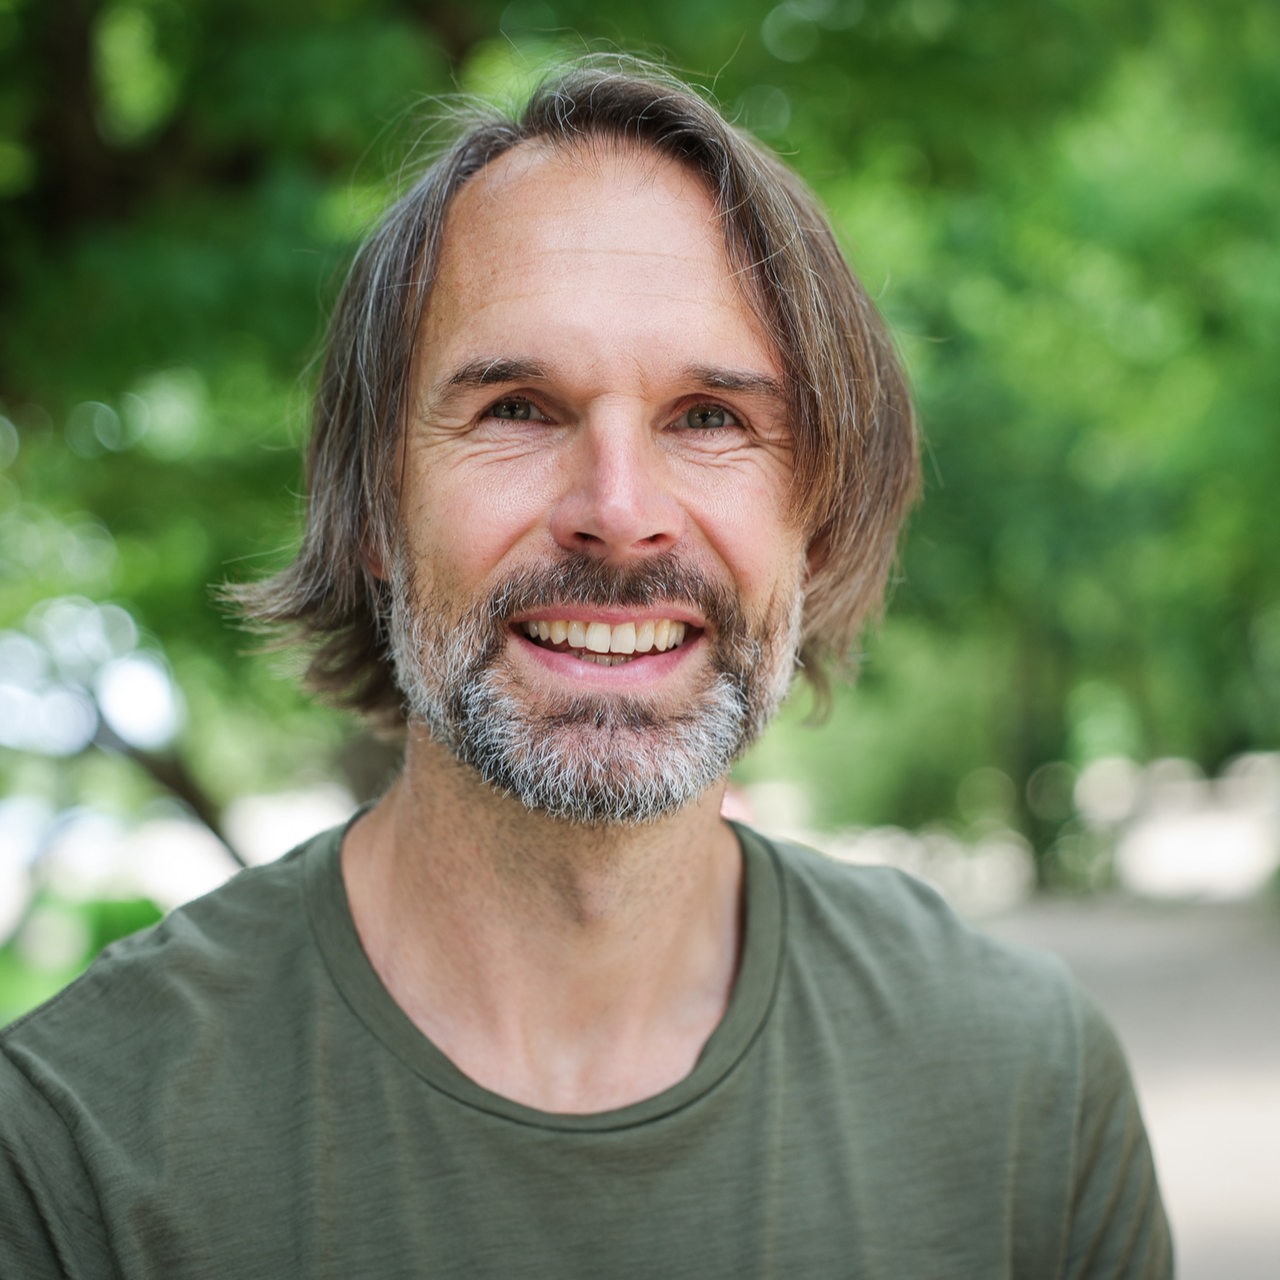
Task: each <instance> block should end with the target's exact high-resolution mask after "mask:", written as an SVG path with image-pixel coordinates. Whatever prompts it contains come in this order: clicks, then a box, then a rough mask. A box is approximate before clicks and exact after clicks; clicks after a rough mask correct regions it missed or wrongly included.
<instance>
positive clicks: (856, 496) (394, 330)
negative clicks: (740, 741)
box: [227, 59, 919, 722]
mask: <svg viewBox="0 0 1280 1280" xmlns="http://www.w3.org/2000/svg"><path fill="white" fill-rule="evenodd" d="M532 141H540V142H543V143H546V144H549V145H552V146H556V147H565V148H574V147H579V146H582V145H584V144H595V143H611V142H617V143H625V144H627V145H629V146H639V147H642V148H650V149H652V150H653V151H654V152H656V153H658V154H660V155H662V156H665V157H669V158H670V159H673V160H675V161H677V162H678V163H680V164H682V165H684V166H686V167H687V168H688V169H690V170H691V171H692V172H694V173H696V174H698V175H699V176H700V177H701V178H702V180H703V181H704V182H705V184H706V186H707V189H708V190H709V191H710V193H711V195H712V196H713V198H714V201H715V205H716V208H717V210H718V213H719V217H720V220H721V223H722V225H723V229H724V238H725V246H726V249H727V252H728V256H729V260H730V263H731V265H732V266H733V267H734V268H735V269H736V270H737V271H738V272H739V273H740V275H741V278H742V280H743V282H744V287H745V296H746V297H747V300H748V302H749V303H750V305H751V306H752V307H753V308H754V309H755V310H756V312H757V314H758V316H759V318H760V320H761V323H762V324H763V326H764V329H765V332H766V333H767V334H769V335H770V336H771V338H772V340H773V342H774V344H775V347H776V349H777V352H778V355H779V358H780V361H781V364H782V370H783V374H784V379H785V387H786V394H787V397H788V401H789V405H788V408H789V413H790V423H791V429H792V434H793V449H794V452H793V472H794V473H793V480H792V492H791V501H792V507H793V515H794V517H795V518H796V520H797V521H798V522H799V523H800V526H801V527H802V528H803V529H804V530H806V532H807V535H808V537H809V539H810V546H811V547H813V548H814V549H815V550H816V552H817V555H816V557H815V563H816V564H817V568H816V570H815V571H814V572H813V573H812V574H811V576H810V578H809V581H808V584H807V589H806V596H805V611H804V629H803V639H802V645H801V652H800V659H801V663H802V666H803V670H804V674H805V675H806V676H807V678H808V679H809V681H810V683H811V684H812V685H813V687H814V688H815V690H816V693H817V695H818V698H819V703H820V704H821V703H823V702H824V701H825V700H826V697H827V695H828V694H829V687H830V686H829V679H830V672H831V669H832V667H833V666H838V665H840V664H841V663H842V662H843V661H845V660H846V658H847V657H848V654H849V651H850V649H851V647H852V645H853V643H854V640H855V638H856V636H857V634H858V632H859V630H860V629H861V627H862V626H863V624H864V623H865V622H866V620H867V619H868V617H869V616H870V615H872V614H874V613H875V612H877V611H878V609H879V607H880V604H881V601H882V598H883V594H884V587H885V582H886V578H887V576H888V572H889V569H890V565H891V564H892V561H893V551H894V544H895V540H896V537H897V532H898V528H899V526H900V524H901V522H902V518H903V516H904V514H905V512H906V510H907V508H908V507H909V505H910V503H911V501H912V499H913V496H914V494H915V491H916V487H917V483H918V471H919V462H918V456H917V445H916V432H915V423H914V417H913V412H912V406H911V399H910V395H909V391H908V388H907V384H906V379H905V377H904V374H903V371H902V368H901V366H900V364H899V361H898V358H897V355H896V353H895V351H894V348H893V344H892V341H891V340H890V338H889V335H888V332H887V330H886V328H885V326H884V323H883V321H882V320H881V318H880V316H879V315H878V313H877V311H876V309H875V306H874V305H873V303H872V302H871V300H870V298H869V297H868V296H867V293H866V291H865V290H864V289H863V287H862V285H861V284H860V283H859V282H858V280H857V278H856V277H855V276H854V275H853V273H852V271H851V270H850V269H849V267H848V265H847V264H846V262H845V261H844V258H843V256H842V255H841V253H840V250H839V248H838V246H837V244H836V241H835V238H834V236H833V234H832V231H831V228H830V226H829V224H828V222H827V219H826V217H825V215H824V213H823V211H822V209H821V208H820V206H819V204H818V201H817V199H816V198H815V196H814V195H813V193H812V192H810V191H809V189H808V188H807V187H806V186H805V185H804V183H803V182H801V180H800V179H799V178H798V177H797V176H796V175H795V174H794V173H792V172H791V171H790V170H789V169H787V168H786V167H785V166H784V165H783V164H781V163H780V162H779V161H778V160H777V159H776V158H775V157H774V156H773V155H772V154H771V153H769V152H768V151H767V150H766V149H765V148H764V147H762V146H761V145H760V144H759V143H758V142H756V141H755V140H754V139H752V138H751V137H749V136H748V135H747V134H745V133H744V132H742V131H741V130H739V129H737V128H736V127H734V126H733V125H731V124H729V123H728V122H727V121H726V120H725V119H724V118H723V116H721V114H720V113H719V112H718V111H717V110H716V109H715V108H714V107H713V106H711V105H710V104H709V103H708V102H706V101H704V100H703V98H702V97H700V96H699V95H698V94H697V93H696V92H694V91H693V90H692V89H690V88H689V87H688V86H687V85H685V84H683V83H682V82H680V81H679V80H677V79H675V78H674V77H672V76H670V75H668V74H667V73H665V72H664V71H661V70H658V69H655V68H653V67H650V66H648V65H645V64H638V63H635V62H632V61H631V60H628V59H613V60H611V61H610V62H609V63H607V64H602V63H600V62H598V61H594V60H589V61H586V62H582V63H577V64H574V65H571V66H569V67H568V68H564V69H561V70H559V71H558V72H556V73H555V74H553V75H552V76H550V77H549V78H548V79H546V80H544V81H543V82H542V83H541V84H540V85H539V86H538V87H537V88H536V89H535V90H534V92H533V94H532V96H531V97H530V98H529V100H528V102H527V104H526V105H525V107H524V109H523V110H522V111H520V112H518V113H517V114H515V115H513V116H503V115H500V114H498V113H497V112H496V111H491V112H485V113H475V112H472V113H471V114H470V115H469V116H467V117H465V118H464V120H463V121H462V123H461V127H460V129H459V132H458V134H457V137H456V141H454V142H453V143H452V145H451V146H449V147H448V148H447V149H446V150H445V151H444V152H443V153H442V154H440V155H439V156H438V158H437V159H436V160H435V161H434V163H432V164H431V165H430V167H429V168H428V169H427V170H426V172H425V173H423V174H422V176H421V177H420V178H419V179H418V180H417V182H416V183H415V184H414V185H413V186H412V188H411V189H410V190H409V191H408V192H407V193H406V194H405V195H404V196H403V197H402V198H401V199H400V200H399V201H398V202H397V203H396V204H395V205H393V206H392V207H391V208H390V209H389V210H388V211H387V213H386V214H385V215H384V216H383V218H382V220H381V221H380V222H379V224H378V225H377V227H376V229H375V230H374V231H373V233H372V235H371V236H370V237H369V239H368V240H367V242H366V243H365V244H364V246H363V247H362V248H361V249H360V250H359V252H358V254H357V255H356V258H355V261H354V263H353V264H352V267H351V270H350V273H349V274H348V276H347V279H346V283H345V285H344V287H343V289H342V292H341V295H340V297H339V300H338V303H337V306H336V308H335V310H334V314H333V317H332V320H331V323H330V328H329V334H328V339H327V344H326V348H325V356H324V361H323V365H322V372H321V376H320V383H319V388H318V390H317V393H316V397H315V406H314V416H313V422H312V433H311V439H310V445H309V450H308V455H307V471H308V508H307V519H306V529H305V532H304V535H303V539H302V544H301V547H300V548H299V551H298V554H297V556H296V558H295V559H294V561H293V563H292V564H290V565H289V566H288V567H287V568H285V569H284V570H283V571H281V572H280V573H277V574H276V575H274V576H273V577H270V578H268V579H266V580H264V581H262V582H258V583H253V584H247V585H239V586H233V587H231V588H229V589H228V592H227V594H228V596H229V597H230V599H231V600H232V601H233V602H234V603H235V604H237V605H238V606H239V608H240V609H241V610H242V611H243V612H244V614H245V615H246V616H247V617H248V618H249V619H250V620H251V621H252V622H254V623H255V624H257V625H259V626H261V627H264V628H266V629H268V630H269V631H271V632H273V633H277V634H281V633H282V635H283V638H282V640H281V643H286V642H288V641H290V640H301V641H303V642H304V643H306V644H308V645H309V646H310V649H311V656H310V662H309V665H308V667H307V672H306V679H307V683H308V684H309V685H310V686H311V687H312V688H313V689H315V690H317V691H318V692H321V693H323V694H325V695H327V696H328V697H330V698H331V699H332V700H334V701H336V702H338V703H340V704H342V705H345V706H347V707H349V708H352V709H354V710H357V711H360V712H363V713H365V714H367V715H369V716H371V717H374V718H377V719H379V720H383V721H384V722H385V721H387V720H390V721H393V722H394V721H397V720H402V719H403V714H404V713H403V709H402V699H401V695H400V692H399V690H398V689H397V687H396V684H395V679H394V674H393V670H392V665H391V661H390V658H389V655H388V652H387V645H386V635H385V628H384V619H385V616H386V608H387V605H386V592H387V586H386V584H385V583H384V582H383V581H382V580H381V579H380V578H378V577H377V576H376V575H375V574H373V573H372V572H371V571H370V568H369V562H370V559H371V553H372V558H373V559H375V560H378V559H380V560H381V561H382V562H384V563H386V562H387V561H388V560H389V555H388V552H389V550H390V548H391V547H392V546H393V545H394V542H395V528H396V521H397V515H398V496H399V495H398V493H397V488H396V481H395V477H396V474H397V467H396V457H397V452H398V449H399V446H400V442H401V440H402V437H403V431H404V424H405V419H406V415H407V413H408V412H409V408H410V405H409V401H410V396H411V394H412V388H411V379H412V370H413V359H414V353H415V346H416V344H417V342H418V340H419V339H418V335H419V330H420V327H421V322H422V318H423V315H424V312H425V310H426V307H427V305H428V303H429V301H430V298H431V287H432V282H433V280H434V278H435V273H436V269H437V264H438V262H439V257H440V246H441V238H442V235H443V230H444V225H445V217H446V214H447V213H448V210H449V207H450V203H451V202H452V200H453V198H454V196H455V195H456V194H457V193H458V191H459V189H460V188H461V187H462V186H463V184H464V183H466V182H467V180H468V179H469V178H471V177H472V176H474V175H475V174H476V173H478V172H479V171H480V170H482V169H483V168H484V167H485V166H486V165H487V164H489V163H490V162H491V161H493V160H494V159H496V158H497V157H498V156H500V155H502V154H503V153H504V152H506V151H509V150H511V149H512V148H513V147H517V146H519V145H521V144H522V143H526V142H532Z"/></svg>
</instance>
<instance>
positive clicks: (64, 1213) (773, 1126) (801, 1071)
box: [0, 829, 1172, 1280]
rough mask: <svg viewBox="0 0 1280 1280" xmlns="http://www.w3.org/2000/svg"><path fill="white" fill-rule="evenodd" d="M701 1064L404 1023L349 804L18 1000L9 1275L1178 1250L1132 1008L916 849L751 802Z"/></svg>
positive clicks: (823, 1263)
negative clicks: (581, 1088)
mask: <svg viewBox="0 0 1280 1280" xmlns="http://www.w3.org/2000/svg"><path fill="white" fill-rule="evenodd" d="M739 835H740V839H741V842H742V846H743V853H744V858H745V868H746V886H747V889H746V894H747V914H746V932H745V940H744V948H743V960H742V966H741V970H740V973H739V976H738V979H737V982H736V984H735V987H734V991H733V994H732V997H731V1000H730V1005H729V1008H728V1010H727V1012H726V1015H725V1017H724V1019H723V1020H722V1022H721V1024H720V1025H719V1027H718V1028H717V1029H716V1031H715V1033H714V1034H713V1035H712V1037H711V1039H710V1040H709V1041H708V1043H707V1045H706V1047H705V1049H704V1050H703V1052H702V1055H701V1057H700V1058H699V1060H698V1062H697V1064H696V1066H695V1067H694V1069H693V1071H692V1072H691V1073H690V1074H689V1075H688V1076H687V1077H686V1078H685V1079H684V1080H681V1081H680V1082H679V1083H677V1084H676V1085H674V1086H673V1087H672V1088H670V1089H667V1090H665V1091H664V1092H662V1093H660V1094H658V1095H657V1096H655V1097H653V1098H649V1099H647V1100H645V1101H642V1102H639V1103H637V1104H635V1105H632V1106H628V1107H624V1108H622V1109H620V1110H616V1111H610V1112H605V1113H600V1114H594V1115H573V1116H566V1115H554V1114H548V1113H544V1112H540V1111H536V1110H533V1109H530V1108H528V1107H525V1106H521V1105H519V1104H517V1103H514V1102H511V1101H509V1100H506V1099H504V1098H501V1097H498V1096H497V1095H495V1094H493V1093H491V1092H489V1091H487V1090H486V1089H484V1088H482V1087H480V1086H479V1085H477V1084H475V1083H474V1082H473V1081H471V1080H469V1079H468V1078H467V1077H466V1076H464V1075H463V1074H462V1073H461V1072H459V1071H458V1070H457V1069H456V1068H455V1067H454V1066H453V1065H452V1064H451V1063H450V1062H449V1061H448V1060H447V1059H446V1058H445V1057H444V1055H443V1054H441V1053H440V1052H439V1051H438V1050H436V1049H435V1047H434V1046H433V1045H432V1044H431V1043H430V1042H429V1041H428V1040H426V1039H425V1038H424V1037H423V1036H422V1035H421V1033H420V1032H419V1031H418V1030H417V1029H416V1028H415V1027H414V1026H413V1025H412V1024H411V1023H410V1022H409V1020H408V1019H407V1018H406V1017H405V1015H404V1014H403V1013H402V1012H401V1010H400V1009H399V1007H398V1006H397V1005H396V1004H395V1003H394V1001H393V1000H392V999H391V997H390V995H389V994H388V993H387V991H386V990H385V988H384V987H383V986H382V984H381V983H380V981H379V980H378V978H377V976H376V974H375V973H374V971H373V969H372V967H371V966H370V965H369V963H368V961H367V959H366V957H365V955H364V953H363V951H362V949H361V946H360V942H359V938H358V935H357V933H356V930H355V926H354V924H353V922H352V919H351V915H350V911H349V909H348V905H347V900H346V895H345V892H344V889H343V884H342V878H341V871H340V864H339V849H340V842H341V832H340V831H332V832H328V833H326V834H325V835H322V836H319V837H317V838H316V839H314V840H312V841H310V842H308V843H307V844H306V845H303V846H302V847H300V848H299V849H297V850H295V851H294V852H293V853H292V854H290V855H288V856H287V857H286V858H284V859H282V860H281V861H279V862H277V863H275V864H272V865H270V866H267V867H263V868H258V869H255V870H252V871H247V872H244V873H242V874H241V875H239V876H238V877H236V878H235V879H234V880H233V881H231V882H230V883H229V884H228V885H226V886H224V887H223V888H222V889H220V890H218V891H217V892H215V893H213V894H211V895H209V896H208V897H206V898H203V899H201V900H199V901H197V902H195V903H192V904H190V905H188V906H187V907H184V908H182V909H180V910H178V911H175V912H173V913H172V914H171V915H170V916H168V917H167V918H166V919H165V920H164V921H162V922H161V923H160V924H158V925H156V926H155V927H154V928H152V929H150V930H147V931H146V932H144V933H141V934H138V935H136V936H134V937H132V938H129V939H126V940H124V941H122V942H120V943H117V944H115V945H113V946H112V947H110V948H108V949H107V950H106V951H105V952H104V953H103V955H102V956H101V957H100V958H99V959H98V960H97V961H96V962H95V963H94V964H93V965H92V966H91V967H90V969H89V970H88V971H87V972H86V973H85V975H84V976H83V977H81V978H80V979H79V980H78V981H77V982H75V983H74V984H72V986H70V987H69V988H68V989H67V990H66V991H64V992H63V993H62V994H61V995H59V996H57V997H55V998H54V999H53V1000H52V1001H50V1002H49V1003H47V1004H46V1005H44V1006H42V1007H41V1008H40V1009H38V1010H36V1011H34V1012H33V1013H31V1014H29V1015H28V1016H26V1017H25V1018H23V1019H20V1020H19V1021H18V1022H16V1023H14V1024H13V1025H12V1026H10V1027H9V1028H7V1029H6V1030H5V1031H4V1032H3V1033H0V1276H5V1277H9V1276H13V1277H15V1278H16V1277H22V1278H23V1280H38V1278H40V1277H46V1276H48V1277H54V1276H57V1277H63V1276H66V1277H72V1278H74V1280H89V1278H93V1280H98V1278H99V1277H102V1278H105V1277H131V1278H132V1277H164V1278H165V1280H185V1278H187V1277H214V1276H216V1277H235V1278H238V1277H264V1278H268V1277H269V1278H270V1280H281V1278H282V1277H290V1276H299V1277H342V1278H343V1280H353V1278H356V1277H366V1276H367V1277H378V1278H379V1280H395V1278H397V1277H433V1276H466V1277H511V1276H554V1277H557V1278H564V1277H579V1276H581V1277H611V1278H613V1280H627V1278H629V1277H655V1278H656V1277H663V1278H664V1280H665V1278H669V1277H671V1276H700V1277H734V1278H735V1280H737V1278H741V1277H769V1276H776V1277H788V1278H794V1277H805V1278H806V1280H812V1278H817V1280H821V1278H823V1277H845V1278H852V1280H998V1278H999V1277H1019V1278H1022V1280H1050V1278H1051V1277H1072V1278H1076V1277H1081V1278H1083V1277H1088V1278H1090V1280H1093V1278H1095V1277H1126V1278H1132V1280H1138V1278H1139V1277H1141V1278H1142V1280H1165V1278H1167V1277H1169V1276H1170V1275H1172V1261H1171V1246H1170V1242H1169V1234H1168V1228H1167V1224H1166V1222H1165V1218H1164V1214H1163V1210H1162V1208H1161V1204H1160V1198H1159V1192H1158V1190H1157V1187H1156V1182H1155V1176H1154V1172H1153V1169H1152V1163H1151V1157H1150V1153H1149V1150H1148V1145H1147V1140H1146V1135H1145V1133H1144V1131H1143V1127H1142V1121H1141V1118H1140V1115H1139V1111H1138V1107H1137V1103H1136V1101H1135V1098H1134V1094H1133V1090H1132V1086H1131V1084H1130V1080H1129V1076H1128V1072H1127V1070H1126V1067H1125V1064H1124V1060H1123V1057H1122V1055H1121V1052H1120V1050H1119V1048H1118V1046H1117V1044H1116V1041H1115V1038H1114V1036H1113V1035H1112V1033H1111V1031H1110V1029H1109V1028H1108V1026H1107V1025H1106V1023H1105V1022H1104V1020H1103V1019H1102V1017H1101V1016H1100V1015H1099V1013H1098V1012H1097V1010H1096V1009H1095V1008H1094V1006H1093V1005H1092V1004H1091V1003H1090V1002H1089V1001H1088V999H1087V998H1085V997H1084V996H1083V995H1082V993H1081V992H1080V991H1079V990H1078V989H1077V988H1076V987H1075V985H1074V984H1073V983H1072V981H1071V980H1070V978H1069V977H1068V976H1067V974H1066V973H1065V971H1064V969H1063V968H1062V966H1061V965H1060V964H1059V963H1058V962H1056V961H1054V960H1052V959H1050V958H1048V957H1043V956H1039V955H1036V954H1033V953H1024V952H1021V951H1016V950H1014V949H1011V948H1008V947H1005V946H1002V945H998V944H996V943H994V942H992V941H990V940H988V939H985V938H983V937H982V936H981V935H979V934H977V933H975V932H973V931H971V930H970V929H968V928H967V927H965V926H964V925H963V924H961V923H960V922H959V921H957V920H956V918H955V917H954V916H953V915H952V914H951V913H950V912H949V910H948V909H947V908H946V907H945V905H944V904H943V903H942V902H941V901H940V900H939V899H938V897H937V896H936V895H935V894H933V893H932V892H931V891H929V890H928V889H926V888H925V887H923V886H921V885H920V884H918V883H916V882H914V881H912V880H910V879H909V878H907V877H905V876H902V875H899V874H897V873H896V872H893V871H889V870H884V869H874V868H855V867H850V866H846V865H843V864H840V863H837V862H834V861H832V860H829V859H827V858H824V857H823V856H821V855H819V854H815V853H813V852H811V851H808V850H804V849H801V848H798V847H795V846H790V845H774V844H770V843H768V842H766V841H764V840H763V839H762V838H760V837H759V836H757V835H755V834H754V833H752V832H750V831H748V830H746V829H739Z"/></svg>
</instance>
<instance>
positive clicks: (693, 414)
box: [679, 404, 741, 431]
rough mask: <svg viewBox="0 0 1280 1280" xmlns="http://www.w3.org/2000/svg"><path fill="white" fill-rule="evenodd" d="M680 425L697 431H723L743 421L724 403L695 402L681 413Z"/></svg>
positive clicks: (739, 424)
mask: <svg viewBox="0 0 1280 1280" xmlns="http://www.w3.org/2000/svg"><path fill="white" fill-rule="evenodd" d="M679 425H680V426H685V427H691V428H693V430H695V431H721V430H723V429H724V428H725V427H737V426H741V423H739V421H738V419H737V418H735V417H734V416H733V414H732V413H730V412H729V410H728V409H726V408H725V407H724V405H722V404H695V405H690V406H689V408H688V409H686V410H685V411H684V413H682V414H681V415H680V419H679Z"/></svg>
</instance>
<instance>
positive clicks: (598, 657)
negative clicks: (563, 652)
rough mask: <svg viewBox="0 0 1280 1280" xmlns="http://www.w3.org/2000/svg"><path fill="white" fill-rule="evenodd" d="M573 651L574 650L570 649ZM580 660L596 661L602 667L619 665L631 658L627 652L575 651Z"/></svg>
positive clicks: (575, 655)
mask: <svg viewBox="0 0 1280 1280" xmlns="http://www.w3.org/2000/svg"><path fill="white" fill-rule="evenodd" d="M570 652H571V653H573V650H570ZM574 657H575V658H577V659H578V661H579V662H594V663H596V664H598V665H599V666H602V667H618V666H621V665H622V664H623V663H624V662H630V661H631V659H630V657H628V655H627V654H625V653H574Z"/></svg>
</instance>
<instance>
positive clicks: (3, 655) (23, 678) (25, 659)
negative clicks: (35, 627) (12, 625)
mask: <svg viewBox="0 0 1280 1280" xmlns="http://www.w3.org/2000/svg"><path fill="white" fill-rule="evenodd" d="M48 671H49V655H48V654H47V653H45V651H44V649H43V648H42V647H41V646H40V645H39V644H37V643H36V642H35V641H34V640H33V639H32V638H31V637H30V636H24V635H23V634H22V633H21V632H20V631H0V683H3V684H14V685H21V686H22V687H23V688H25V689H31V688H34V687H35V686H37V685H38V684H40V682H41V681H42V680H43V679H44V678H45V676H46V675H47V673H48Z"/></svg>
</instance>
